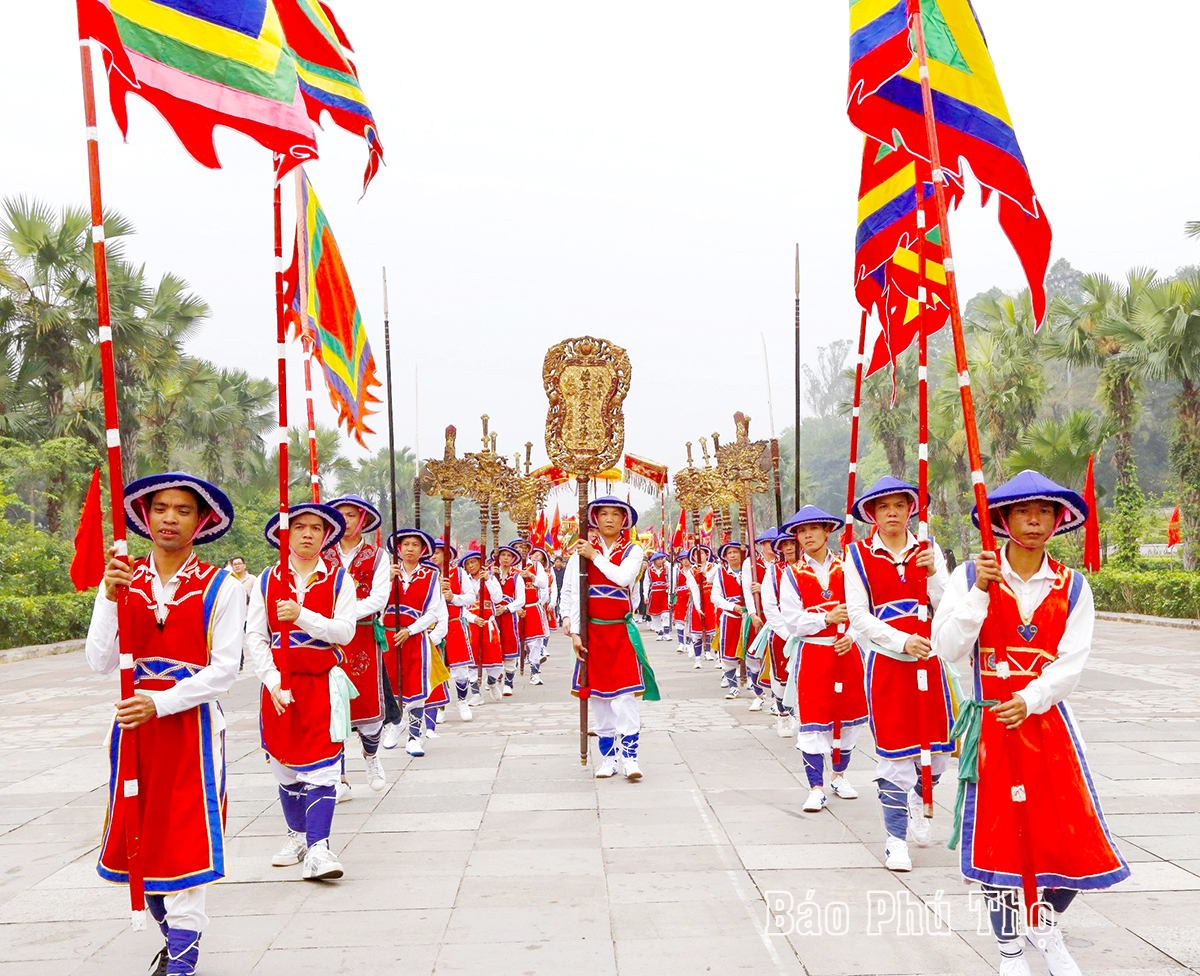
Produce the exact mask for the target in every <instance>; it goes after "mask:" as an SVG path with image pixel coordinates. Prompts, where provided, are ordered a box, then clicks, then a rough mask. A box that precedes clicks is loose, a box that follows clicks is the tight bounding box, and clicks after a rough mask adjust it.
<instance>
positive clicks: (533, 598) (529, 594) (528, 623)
mask: <svg viewBox="0 0 1200 976" xmlns="http://www.w3.org/2000/svg"><path fill="white" fill-rule="evenodd" d="M536 579H537V574H536V572H535V574H534V578H533V579H531V580H527V579H522V580H521V582H522V583H524V584H525V616H524V617H521V618H520V620H521V640H523V641H527V640H535V639H537V638H538V637H545V636H546V634H548V633H549V632H550V627H549V625H548V624H547V622H546V611H545V610H544V609H543V608H542V605H541V603H539V602H538V588H537V583H536Z"/></svg>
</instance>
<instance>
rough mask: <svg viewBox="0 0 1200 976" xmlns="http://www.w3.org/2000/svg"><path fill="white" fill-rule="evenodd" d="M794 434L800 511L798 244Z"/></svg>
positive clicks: (797, 503)
mask: <svg viewBox="0 0 1200 976" xmlns="http://www.w3.org/2000/svg"><path fill="white" fill-rule="evenodd" d="M792 434H793V450H794V451H795V452H796V463H795V464H794V465H793V467H794V468H795V470H796V485H795V496H796V498H795V500H796V511H797V512H798V511H800V245H799V244H797V245H796V429H795V430H794V431H792Z"/></svg>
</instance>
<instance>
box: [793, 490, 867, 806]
mask: <svg viewBox="0 0 1200 976" xmlns="http://www.w3.org/2000/svg"><path fill="white" fill-rule="evenodd" d="M844 524H845V523H844V522H843V521H842V520H841V519H840V518H838V517H837V516H836V515H830V514H829V513H828V512H825V511H822V510H821V509H819V508H817V507H816V506H815V505H805V506H804V507H803V508H802V509H800V511H798V512H797V513H796V514H795V515H793V516H792V517H791V518H790V519H788V521H787V522H785V523H784V526H783V528H784V531H785V532H788V533H790V534H792V535H793V536H794V537H795V538H796V540H797V541H798V542H799V544H800V547H801V549H803V551H804V552H803V555H802V556H801V557H800V559H799V560H797V562H796V564H795V565H794V566H790V567H789V568H788V569H787V571H786V572H785V573H784V574H783V583H782V590H781V592H780V595H779V609H780V614H781V615H782V617H783V620H784V624H785V626H786V627H787V631H788V634H789V636H791V637H794V638H797V640H798V643H797V644H796V646H795V650H794V652H793V654H792V660H791V671H792V675H793V678H792V679H791V680H792V684H793V686H794V687H795V689H796V711H797V714H798V716H799V724H800V731H799V735H798V736H797V738H796V748H797V749H799V750H800V751H801V753H803V755H804V771H805V773H806V774H807V776H808V786H809V795H808V799H807V800H805V802H804V809H805V810H806V811H807V812H809V813H818V812H820V811H821V810H823V809H824V808H825V804H826V796H825V757H826V756H828V757H829V758H830V763H831V767H832V772H833V775H832V777H831V778H830V781H829V788H830V790H831V791H832V793H833V795H834V796H837V797H840V798H841V799H843V800H853V799H855V798H856V797H857V796H858V791H857V790H855V789H854V787H853V786H851V785H850V781H849V780H848V779H847V778H846V776H845V775H844V774H845V771H846V769H847V767H848V766H849V765H850V754H851V753H852V752H853V751H854V746H855V743H857V742H858V736H859V734H860V733H861V732H862V728H863V726H864V725H866V724H867V694H866V689H865V687H864V680H863V661H862V656H861V654H860V653H859V652H858V648H857V647H856V646H855V644H854V639H853V633H852V632H849V631H847V629H846V624H847V621H848V620H849V617H848V615H847V613H846V586H845V582H844V576H843V571H842V561H841V559H839V558H838V557H837V556H836V555H834V553H833V552H831V551H830V549H829V546H828V544H827V543H828V539H829V536H830V535H831V534H832V533H834V532H836V531H837V530H838V529H840V528H841V527H842V526H843V525H844Z"/></svg>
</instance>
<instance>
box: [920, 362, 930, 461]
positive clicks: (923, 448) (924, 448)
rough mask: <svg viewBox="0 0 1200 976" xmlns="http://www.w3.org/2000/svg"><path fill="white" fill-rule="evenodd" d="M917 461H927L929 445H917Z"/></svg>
mask: <svg viewBox="0 0 1200 976" xmlns="http://www.w3.org/2000/svg"><path fill="white" fill-rule="evenodd" d="M922 378H923V377H922ZM917 460H918V461H928V460H929V445H928V444H918V445H917Z"/></svg>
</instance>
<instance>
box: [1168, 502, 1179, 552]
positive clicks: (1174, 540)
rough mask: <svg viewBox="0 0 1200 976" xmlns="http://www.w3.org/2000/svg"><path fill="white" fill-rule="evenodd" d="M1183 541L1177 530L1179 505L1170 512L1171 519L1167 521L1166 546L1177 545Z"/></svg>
mask: <svg viewBox="0 0 1200 976" xmlns="http://www.w3.org/2000/svg"><path fill="white" fill-rule="evenodd" d="M1182 541H1183V536H1182V535H1180V532H1179V506H1178V505H1176V506H1175V511H1173V512H1172V513H1171V520H1170V521H1169V522H1167V546H1168V547H1170V546H1177V545H1179V544H1180V543H1181V542H1182Z"/></svg>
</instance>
